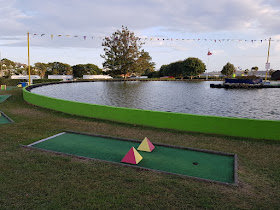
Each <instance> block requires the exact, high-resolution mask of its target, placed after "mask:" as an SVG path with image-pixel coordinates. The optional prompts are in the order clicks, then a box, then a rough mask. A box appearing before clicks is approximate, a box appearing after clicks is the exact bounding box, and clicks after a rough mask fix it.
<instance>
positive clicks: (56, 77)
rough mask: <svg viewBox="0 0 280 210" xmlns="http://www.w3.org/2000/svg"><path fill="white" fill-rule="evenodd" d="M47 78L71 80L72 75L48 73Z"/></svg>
mask: <svg viewBox="0 0 280 210" xmlns="http://www.w3.org/2000/svg"><path fill="white" fill-rule="evenodd" d="M48 79H62V80H63V81H71V80H73V75H48Z"/></svg>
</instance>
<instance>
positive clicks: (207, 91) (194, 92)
mask: <svg viewBox="0 0 280 210" xmlns="http://www.w3.org/2000/svg"><path fill="white" fill-rule="evenodd" d="M212 83H214V84H220V83H222V82H213V81H198V82H197V81H196V82H186V81H127V82H119V81H115V82H80V83H64V84H55V85H48V86H42V87H38V88H34V89H32V90H31V92H33V93H36V94H40V95H44V96H49V97H53V98H59V99H65V100H71V101H78V102H84V103H92V104H101V105H109V106H118V107H128V108H136V109H145V110H156V111H165V112H181V113H189V114H199V115H212V116H226V117H238V118H253V119H266V120H280V89H279V88H271V89H270V88H264V89H217V88H210V84H212Z"/></svg>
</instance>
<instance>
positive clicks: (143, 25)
mask: <svg viewBox="0 0 280 210" xmlns="http://www.w3.org/2000/svg"><path fill="white" fill-rule="evenodd" d="M0 5H1V7H0V17H1V18H0V52H1V58H8V59H10V60H13V61H15V62H21V63H26V64H27V62H28V57H27V32H29V33H30V61H31V64H34V63H36V62H45V63H48V62H54V61H58V62H63V63H68V64H70V65H75V64H83V63H94V64H96V65H98V66H99V67H100V68H102V63H103V62H104V60H103V58H101V56H100V55H102V54H104V51H103V47H102V39H103V38H104V37H107V36H110V35H111V34H112V33H114V32H115V31H116V30H118V29H121V27H122V25H123V26H127V27H128V29H129V30H131V31H133V32H134V33H135V35H136V36H138V37H140V38H141V40H143V41H144V42H145V44H144V45H143V47H142V49H144V50H145V51H147V52H149V54H150V55H151V57H152V61H153V62H155V64H156V69H159V68H160V67H161V65H163V64H169V63H171V62H175V61H179V60H184V59H186V58H188V57H197V58H199V59H201V60H202V61H203V62H204V63H205V64H206V66H207V71H208V72H211V71H221V70H222V68H223V66H224V65H225V64H226V63H227V62H230V63H232V64H234V65H235V66H236V67H239V68H240V69H247V68H248V69H251V67H253V66H258V67H259V70H264V69H265V63H266V62H267V54H268V40H269V38H271V39H272V40H273V41H271V48H270V56H269V63H271V65H270V67H271V68H272V69H274V70H277V69H280V59H279V55H280V1H279V0H215V1H209V0H172V1H170V0H141V1H139V0H48V1H42V0H0ZM35 34H36V35H35ZM42 34H45V35H42ZM51 35H53V38H51ZM58 35H61V36H58ZM66 35H69V36H66ZM74 36H78V37H74ZM167 39H168V40H167ZM171 39H172V40H171ZM245 40H246V41H245ZM251 40H253V41H251ZM254 40H256V41H254ZM208 50H209V51H210V52H211V53H212V55H210V56H207V52H208Z"/></svg>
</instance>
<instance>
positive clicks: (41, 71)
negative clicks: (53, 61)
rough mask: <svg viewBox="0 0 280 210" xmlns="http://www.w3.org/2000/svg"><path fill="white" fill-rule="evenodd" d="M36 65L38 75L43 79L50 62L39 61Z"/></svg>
mask: <svg viewBox="0 0 280 210" xmlns="http://www.w3.org/2000/svg"><path fill="white" fill-rule="evenodd" d="M34 66H35V69H36V70H37V73H38V75H39V76H40V77H41V78H42V79H43V78H44V76H45V74H46V71H47V68H48V64H46V63H40V62H37V63H35V64H34Z"/></svg>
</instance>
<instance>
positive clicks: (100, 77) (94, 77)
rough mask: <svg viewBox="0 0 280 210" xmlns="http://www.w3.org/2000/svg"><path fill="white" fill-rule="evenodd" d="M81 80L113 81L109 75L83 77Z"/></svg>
mask: <svg viewBox="0 0 280 210" xmlns="http://www.w3.org/2000/svg"><path fill="white" fill-rule="evenodd" d="M83 79H113V77H111V76H109V75H83Z"/></svg>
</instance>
